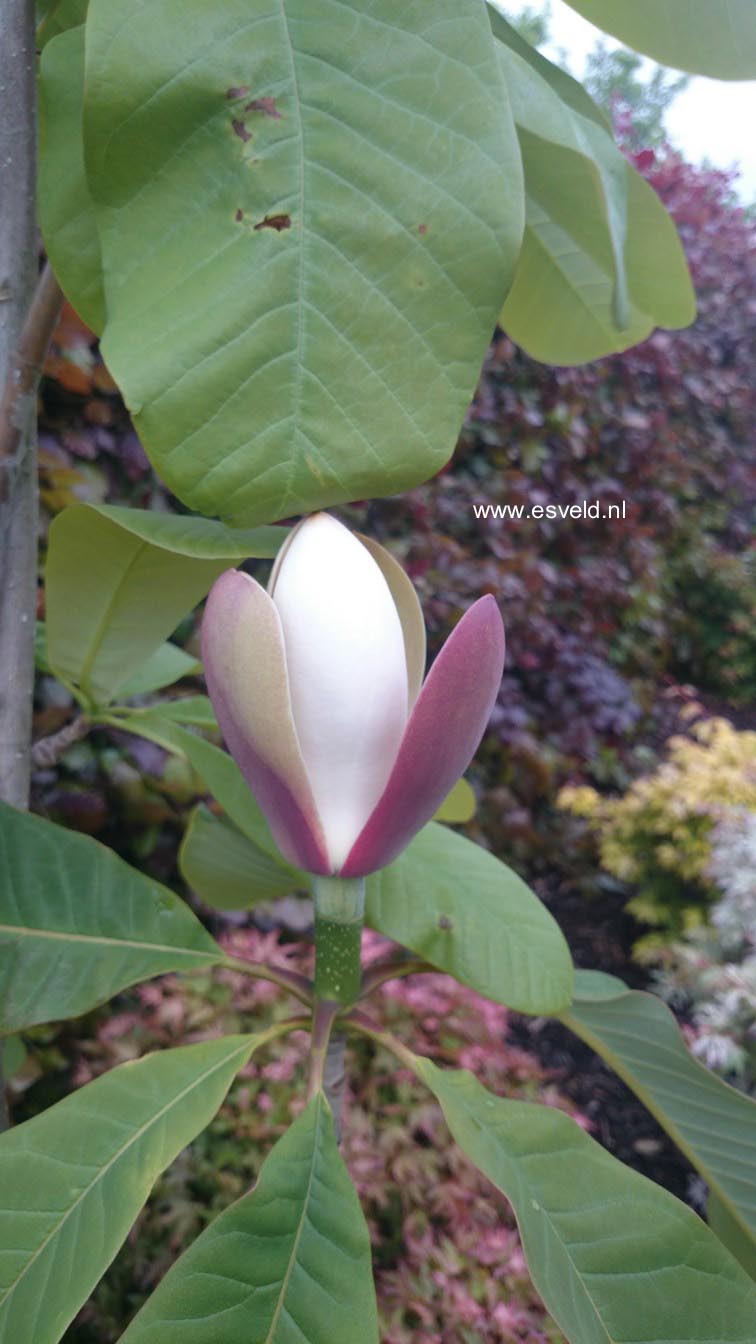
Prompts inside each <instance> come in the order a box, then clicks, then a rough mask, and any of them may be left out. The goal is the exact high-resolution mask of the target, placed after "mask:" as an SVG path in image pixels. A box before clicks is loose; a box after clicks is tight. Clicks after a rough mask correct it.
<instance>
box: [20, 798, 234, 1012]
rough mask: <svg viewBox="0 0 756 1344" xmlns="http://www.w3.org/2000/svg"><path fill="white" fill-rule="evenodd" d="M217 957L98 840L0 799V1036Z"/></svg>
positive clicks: (195, 923)
mask: <svg viewBox="0 0 756 1344" xmlns="http://www.w3.org/2000/svg"><path fill="white" fill-rule="evenodd" d="M222 959H223V953H222V952H221V949H220V948H219V947H218V945H217V943H215V942H214V941H213V939H212V938H211V937H210V935H209V934H208V933H206V932H205V930H204V929H203V927H202V925H201V924H200V923H199V920H197V919H196V918H195V917H194V915H193V914H192V912H191V910H190V909H189V907H188V906H187V905H185V904H184V902H183V901H181V900H179V898H178V896H174V894H173V892H171V891H168V890H167V889H166V888H165V887H161V886H160V885H159V884H158V883H157V882H153V881H152V880H151V879H150V878H147V877H144V876H143V875H142V874H141V873H138V872H137V871H136V870H135V869H134V868H130V867H129V865H128V864H127V863H124V862H123V860H122V859H119V858H118V857H117V855H115V854H114V853H113V852H112V850H110V849H107V848H106V847H105V846H104V845H101V844H99V843H98V841H96V840H92V839H90V838H89V837H88V836H84V835H77V834H76V832H74V831H67V830H65V829H64V828H63V827H62V826H55V825H53V823H52V822H49V821H43V820H42V818H41V817H35V816H31V815H29V814H28V813H25V812H17V811H16V810H15V809H14V808H12V807H9V806H8V805H7V804H6V803H0V1033H2V1034H7V1033H9V1032H13V1031H19V1030H21V1029H23V1028H26V1027H30V1026H33V1025H34V1023H35V1022H55V1021H58V1020H59V1019H61V1018H65V1017H76V1016H78V1015H79V1014H80V1013H84V1012H88V1011H89V1009H90V1008H94V1007H95V1005H96V1004H98V1003H103V1002H104V1001H105V1000H106V999H109V998H111V997H112V995H113V994H117V993H118V991H119V990H121V989H123V988H124V987H125V986H126V985H133V984H136V983H137V982H138V981H140V980H146V979H148V978H149V977H150V976H153V975H161V974H162V973H163V972H165V971H177V970H183V969H191V968H193V967H198V966H212V965H213V964H214V963H215V962H216V961H221V960H222Z"/></svg>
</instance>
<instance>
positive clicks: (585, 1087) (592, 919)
mask: <svg viewBox="0 0 756 1344" xmlns="http://www.w3.org/2000/svg"><path fill="white" fill-rule="evenodd" d="M540 895H541V896H542V897H543V898H544V900H545V902H546V904H547V905H548V906H549V908H550V909H551V912H552V914H553V915H554V917H555V918H556V919H558V921H559V924H560V925H561V928H562V930H563V932H564V935H565V937H566V938H567V941H568V943H569V944H570V948H571V950H572V955H573V957H574V960H575V964H576V965H577V966H580V967H585V968H591V969H596V970H602V971H607V972H609V973H610V974H611V975H618V976H619V977H620V978H621V979H622V980H624V981H625V983H626V984H628V985H630V986H631V987H632V988H633V989H645V988H646V987H647V981H648V977H647V975H646V973H645V971H644V968H643V967H642V966H639V965H638V964H637V962H634V961H632V959H631V949H632V945H633V943H634V942H635V941H636V939H637V938H638V937H639V936H640V932H641V930H640V928H639V926H638V924H637V923H636V922H635V920H634V919H633V918H632V917H631V916H630V915H628V914H627V912H626V911H625V909H624V902H625V900H626V899H627V898H626V896H625V895H622V894H619V893H618V894H614V893H603V894H602V896H601V897H600V898H598V897H597V898H595V899H594V900H586V897H585V895H584V894H582V893H581V892H579V891H576V890H575V889H574V888H570V887H569V886H567V885H564V886H560V887H559V889H558V890H552V891H541V892H540ZM510 1035H511V1039H512V1040H513V1041H514V1042H515V1043H516V1044H517V1045H520V1046H522V1047H523V1048H524V1049H526V1050H529V1051H531V1053H533V1054H534V1055H535V1056H536V1058H537V1059H538V1060H539V1062H540V1063H541V1064H542V1065H543V1067H544V1068H546V1069H548V1070H549V1071H550V1072H551V1073H552V1075H553V1078H554V1081H555V1082H557V1083H558V1085H559V1089H560V1091H561V1092H563V1093H564V1095H565V1096H567V1097H569V1098H570V1099H571V1100H572V1101H574V1102H575V1105H576V1106H577V1107H578V1108H579V1109H580V1110H581V1111H582V1112H583V1114H584V1115H587V1116H588V1118H589V1119H590V1121H591V1123H592V1125H593V1129H592V1134H593V1137H594V1138H595V1139H597V1140H598V1141H599V1143H601V1144H603V1146H604V1147H605V1148H607V1149H608V1151H609V1152H610V1153H612V1154H613V1156H614V1157H616V1158H619V1160H620V1161H621V1162H625V1163H627V1165H628V1166H630V1167H633V1168H634V1169H635V1170H636V1171H639V1172H641V1173H642V1174H643V1175H644V1176H648V1177H649V1178H650V1179H651V1180H652V1181H656V1182H658V1184H659V1185H663V1186H664V1187H665V1188H666V1189H667V1190H670V1191H671V1192H672V1194H674V1195H677V1196H678V1197H679V1198H680V1199H685V1200H687V1201H688V1203H692V1204H693V1205H694V1207H698V1208H699V1211H700V1196H701V1193H702V1185H701V1182H700V1181H699V1180H698V1179H697V1178H696V1174H695V1172H694V1170H693V1168H692V1167H691V1165H690V1163H689V1162H688V1161H687V1160H686V1158H685V1157H683V1155H682V1153H680V1151H679V1150H678V1149H677V1148H676V1147H675V1145H674V1144H673V1143H672V1141H671V1139H670V1138H668V1136H667V1135H666V1134H665V1132H664V1130H663V1129H661V1128H660V1126H659V1125H658V1124H657V1122H656V1120H655V1119H654V1117H653V1116H652V1115H650V1114H649V1112H648V1111H647V1110H646V1108H645V1106H643V1105H642V1103H641V1102H640V1101H639V1100H638V1098H637V1097H636V1096H635V1095H634V1094H633V1093H632V1092H631V1091H630V1090H629V1088H627V1087H626V1086H625V1084H624V1083H623V1082H622V1081H621V1079H619V1078H618V1077H617V1075H616V1074H615V1073H613V1072H612V1070H611V1069H610V1068H608V1067H607V1065H605V1064H604V1062H603V1060H602V1059H601V1058H600V1057H599V1056H598V1055H596V1054H595V1053H594V1052H593V1050H591V1049H590V1048H589V1047H588V1046H587V1045H585V1044H584V1043H583V1041H581V1040H579V1039H578V1038H577V1037H576V1036H573V1034H572V1032H570V1031H568V1030H567V1028H566V1027H563V1026H561V1024H560V1023H558V1022H553V1021H550V1020H549V1019H547V1018H532V1017H521V1016H519V1015H516V1014H512V1025H511V1030H510ZM696 1196H697V1197H696Z"/></svg>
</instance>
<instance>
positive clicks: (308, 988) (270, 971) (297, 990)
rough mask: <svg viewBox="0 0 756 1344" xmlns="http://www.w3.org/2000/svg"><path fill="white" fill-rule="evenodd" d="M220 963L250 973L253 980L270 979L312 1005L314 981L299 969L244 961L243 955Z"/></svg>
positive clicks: (241, 973) (242, 972)
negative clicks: (292, 969)
mask: <svg viewBox="0 0 756 1344" xmlns="http://www.w3.org/2000/svg"><path fill="white" fill-rule="evenodd" d="M219 964H220V965H221V966H225V967H226V970H229V971H238V972H239V974H240V975H249V976H251V977H252V979H253V980H270V981H271V983H272V984H274V985H279V986H280V988H281V989H286V990H288V991H289V993H290V994H293V996H294V998H295V999H299V1002H300V1003H304V1004H306V1006H307V1007H308V1008H309V1007H310V1006H311V1005H312V981H311V980H308V979H307V976H306V975H299V973H298V972H297V971H289V970H287V969H286V968H285V967H284V966H268V965H267V963H264V962H257V961H243V960H242V958H241V957H224V959H223V961H222V962H220V963H219Z"/></svg>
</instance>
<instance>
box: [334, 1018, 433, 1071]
mask: <svg viewBox="0 0 756 1344" xmlns="http://www.w3.org/2000/svg"><path fill="white" fill-rule="evenodd" d="M339 1021H340V1023H341V1024H343V1025H344V1026H345V1027H353V1028H354V1030H355V1031H358V1032H359V1033H360V1035H362V1036H368V1037H369V1038H370V1040H371V1041H375V1042H376V1044H377V1045H382V1046H383V1047H384V1048H385V1049H386V1050H390V1051H391V1053H392V1054H393V1055H396V1057H397V1059H399V1060H401V1062H402V1064H405V1065H406V1066H407V1068H409V1069H411V1070H412V1072H413V1073H414V1074H417V1058H418V1057H417V1056H416V1055H413V1053H412V1051H411V1050H408V1049H407V1046H406V1045H403V1044H402V1042H401V1041H400V1040H398V1039H397V1037H396V1036H393V1035H392V1033H391V1032H390V1031H386V1030H384V1028H383V1027H382V1026H381V1024H380V1022H374V1021H373V1019H372V1018H371V1017H368V1015H367V1013H363V1012H362V1010H361V1009H359V1008H353V1009H352V1011H351V1013H347V1014H345V1016H344V1017H342V1018H340V1019H339Z"/></svg>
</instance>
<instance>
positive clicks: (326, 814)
mask: <svg viewBox="0 0 756 1344" xmlns="http://www.w3.org/2000/svg"><path fill="white" fill-rule="evenodd" d="M271 596H272V598H273V601H274V602H275V604H276V607H277V608H278V612H279V615H280V617H281V624H282V626H283V633H284V643H285V646H286V664H287V668H288V673H289V688H290V693H291V704H292V711H293V716H294V723H295V725H296V730H297V735H298V737H299V743H300V746H301V749H302V755H303V757H304V760H305V764H306V766H307V771H308V774H309V776H310V781H311V783H312V789H313V793H314V795H315V802H316V805H317V808H318V812H319V815H320V818H321V821H322V824H323V829H324V831H325V836H326V842H327V844H328V850H329V855H330V858H331V861H332V864H333V867H334V870H337V869H338V868H339V867H340V865H341V863H342V862H343V861H344V859H345V858H346V856H347V854H348V853H349V850H350V848H351V846H352V844H353V843H354V841H355V840H356V838H357V836H358V835H359V833H360V831H361V829H362V827H363V826H364V824H365V822H366V821H367V818H368V817H369V815H370V813H371V812H372V810H373V808H374V806H375V804H376V803H377V801H378V799H379V798H380V796H381V794H382V792H383V789H384V786H385V784H386V782H387V780H388V777H389V774H390V773H391V768H392V766H393V764H394V761H395V759H396V755H397V752H398V750H399V744H400V742H401V739H402V735H403V733H404V728H405V725H406V722H407V713H408V692H407V665H406V659H405V652H404V639H403V636H402V627H401V622H400V620H399V615H398V613H397V610H396V606H395V604H394V601H393V598H392V596H391V593H390V591H389V588H388V584H387V583H386V580H385V579H384V577H383V575H382V573H381V571H380V569H379V567H378V565H377V564H376V563H375V561H374V560H373V558H372V556H371V555H370V554H369V552H368V551H367V550H366V548H365V547H364V546H363V545H362V544H361V542H359V541H357V539H356V538H355V537H353V536H352V534H351V532H349V531H348V529H347V528H345V527H343V526H342V525H341V523H338V522H337V521H336V519H335V518H331V517H330V516H329V515H328V514H325V513H321V514H316V515H315V516H314V517H313V518H308V520H307V521H306V522H305V523H303V524H301V525H300V527H299V528H298V529H297V531H296V532H295V534H294V535H293V536H292V537H291V539H290V541H289V543H288V546H287V548H286V552H285V554H284V556H283V558H282V561H281V564H280V565H279V567H278V569H277V571H276V573H275V575H274V578H273V584H272V589H271Z"/></svg>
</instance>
